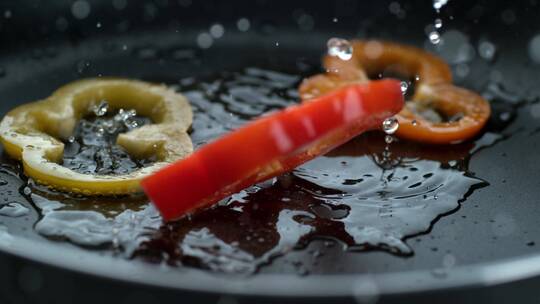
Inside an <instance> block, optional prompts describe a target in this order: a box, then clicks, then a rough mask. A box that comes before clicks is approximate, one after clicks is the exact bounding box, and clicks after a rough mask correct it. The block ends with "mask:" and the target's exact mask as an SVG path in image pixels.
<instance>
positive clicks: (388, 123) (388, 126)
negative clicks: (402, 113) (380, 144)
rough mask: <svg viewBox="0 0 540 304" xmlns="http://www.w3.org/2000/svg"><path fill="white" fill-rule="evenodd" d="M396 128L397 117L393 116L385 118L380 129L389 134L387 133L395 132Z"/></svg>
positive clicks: (397, 123) (397, 124) (397, 125)
mask: <svg viewBox="0 0 540 304" xmlns="http://www.w3.org/2000/svg"><path fill="white" fill-rule="evenodd" d="M398 128H399V122H398V120H397V118H395V117H390V118H387V119H385V120H384V121H383V123H382V129H383V131H384V133H386V134H389V135H391V134H394V133H396V131H397V130H398Z"/></svg>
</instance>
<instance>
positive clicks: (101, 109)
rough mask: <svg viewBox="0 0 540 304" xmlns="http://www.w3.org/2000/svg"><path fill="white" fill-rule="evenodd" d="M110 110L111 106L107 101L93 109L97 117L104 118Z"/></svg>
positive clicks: (101, 102)
mask: <svg viewBox="0 0 540 304" xmlns="http://www.w3.org/2000/svg"><path fill="white" fill-rule="evenodd" d="M108 110H109V104H108V103H107V101H105V100H102V101H100V102H99V104H97V105H95V106H94V108H93V111H94V114H95V115H96V116H104V115H105V114H107V111H108Z"/></svg>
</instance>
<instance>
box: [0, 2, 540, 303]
mask: <svg viewBox="0 0 540 304" xmlns="http://www.w3.org/2000/svg"><path fill="white" fill-rule="evenodd" d="M55 5H56V7H55ZM538 9H539V8H538V5H536V4H534V3H533V2H531V3H528V4H527V5H524V6H523V7H513V6H512V5H509V4H506V3H504V2H501V3H494V2H488V1H485V2H478V3H476V4H465V3H461V2H458V3H453V2H450V3H448V4H447V5H446V6H444V7H443V8H442V9H441V11H440V13H437V12H436V10H435V9H434V8H433V3H431V2H429V1H424V2H423V3H417V2H412V1H411V2H399V3H397V2H390V1H383V2H376V3H375V2H372V3H371V2H370V3H364V2H354V1H337V2H335V3H326V4H314V3H311V2H307V1H306V2H296V3H279V4H278V3H275V2H270V1H255V2H248V1H246V2H235V3H234V4H232V3H227V2H213V1H206V2H201V3H199V2H196V3H191V1H178V2H174V3H173V1H155V2H152V1H149V2H145V3H142V2H141V3H137V4H135V3H131V2H130V3H129V4H128V3H127V2H125V1H112V2H111V3H109V2H103V3H101V2H91V3H90V2H86V1H84V0H79V1H75V2H73V3H64V4H52V3H48V2H45V1H43V2H39V1H38V2H35V1H27V2H25V1H22V2H16V3H15V2H13V3H11V2H5V3H2V4H0V15H1V14H3V19H1V18H0V19H1V21H0V32H1V33H2V36H1V38H0V41H1V45H2V48H1V49H0V92H1V100H2V101H1V103H0V112H1V113H2V114H5V113H6V112H7V111H8V110H9V109H11V108H13V107H14V106H16V105H19V104H22V103H24V102H28V101H32V100H37V99H40V98H44V97H46V96H48V95H49V94H50V93H51V92H52V91H54V90H55V89H56V88H58V87H59V86H61V85H62V84H65V83H67V82H69V81H72V80H75V79H79V78H85V77H99V76H122V77H129V78H140V79H144V80H149V81H155V82H164V83H167V84H169V85H177V86H179V89H180V90H181V91H191V92H192V93H191V95H190V94H188V97H191V99H195V100H196V98H197V95H196V92H202V89H201V87H200V86H199V85H198V83H204V84H205V85H207V87H205V89H207V90H211V88H212V86H211V85H212V84H215V83H216V81H217V80H216V79H228V80H227V81H229V82H233V83H237V82H241V81H244V82H243V84H246V83H248V82H250V81H251V82H253V81H261V82H264V81H268V82H273V83H278V84H280V85H282V86H283V87H278V88H277V89H279V90H282V91H279V90H278V92H277V93H276V94H277V95H276V96H278V97H280V98H283V99H287V98H289V99H294V97H295V96H294V92H293V91H294V88H295V87H296V85H297V83H298V82H299V81H300V79H301V76H305V75H309V74H313V73H315V72H318V67H319V65H320V63H319V61H320V57H321V55H322V54H323V53H324V52H325V45H326V41H327V40H328V38H330V37H333V36H338V37H346V38H354V37H361V38H364V37H370V38H384V39H391V40H396V41H400V42H406V43H410V44H414V45H417V46H421V47H426V48H428V49H431V50H433V51H436V52H439V54H440V55H441V56H443V57H444V58H445V59H447V60H449V61H450V63H451V64H452V68H453V71H454V73H455V74H456V79H455V82H456V83H457V84H459V85H461V86H464V87H467V88H470V89H472V90H474V91H477V92H479V93H482V94H484V95H485V96H486V97H487V98H488V99H490V100H491V101H492V102H493V103H494V104H495V105H496V107H495V109H496V111H495V114H496V115H498V116H500V117H496V118H495V121H494V122H492V123H491V125H490V126H489V127H488V129H487V131H488V132H487V133H485V134H484V135H483V137H480V138H477V139H476V144H475V145H474V146H467V147H465V148H463V147H461V148H459V147H446V148H444V149H443V150H444V151H436V153H439V155H440V154H443V153H447V154H450V155H453V156H454V157H455V158H456V159H458V160H460V161H462V162H461V163H460V164H462V165H463V166H465V169H463V170H461V171H459V170H458V171H459V172H460V173H459V176H451V177H449V180H448V183H447V185H449V187H450V188H448V189H447V191H448V192H449V193H450V197H449V198H445V197H444V196H443V194H441V197H440V198H439V199H438V198H437V197H436V196H433V197H430V199H432V200H433V201H432V202H433V203H434V204H438V203H437V202H435V201H437V200H438V201H439V204H440V202H441V201H444V200H445V199H448V202H450V203H451V204H450V205H449V206H447V207H446V209H444V208H443V210H442V211H440V210H439V211H437V212H435V213H430V215H432V217H431V218H424V219H423V221H424V222H423V223H422V225H423V226H422V225H420V226H422V227H425V229H418V231H416V230H411V231H412V232H411V231H409V233H408V234H406V235H404V236H405V237H406V238H405V240H404V242H401V241H396V242H397V243H399V244H398V245H396V246H395V247H392V246H389V245H388V243H385V244H382V245H381V244H375V246H363V247H357V248H354V246H348V245H350V244H348V243H347V239H346V238H340V237H339V236H335V235H330V236H329V237H326V238H314V239H309V240H307V241H305V242H303V241H302V239H301V237H298V238H297V239H295V240H293V241H292V242H291V244H290V245H291V246H292V247H295V246H296V247H297V248H290V249H291V250H286V251H283V252H278V253H277V254H275V255H272V256H270V257H268V259H267V260H264V261H261V262H260V263H258V264H257V263H247V264H248V266H249V267H255V269H254V270H253V271H256V272H257V273H256V274H252V273H253V271H249V270H248V271H247V274H246V272H244V271H234V270H233V271H227V269H225V270H224V269H223V267H221V266H219V265H218V266H216V267H213V266H208V265H209V264H208V263H207V264H205V263H201V262H200V261H199V262H196V263H190V262H189V261H188V262H186V260H182V261H181V262H182V264H183V265H184V266H178V265H176V266H170V265H169V264H167V263H166V262H162V260H163V257H162V256H160V259H158V262H157V263H156V262H155V260H152V259H153V258H155V250H152V247H144V246H143V245H141V247H140V248H135V249H134V251H133V252H134V253H135V257H134V258H127V257H126V256H125V255H123V254H119V253H118V251H115V250H111V248H110V246H109V245H106V246H101V247H100V246H97V247H95V246H89V244H85V243H83V244H80V242H79V244H76V243H77V241H74V240H73V238H72V239H70V240H71V242H67V241H65V240H59V237H58V235H54V234H49V235H48V236H49V237H44V236H43V235H44V234H43V233H41V234H40V233H37V232H36V231H37V230H39V223H40V222H41V223H43V219H44V218H45V215H44V211H43V207H42V206H41V207H40V204H39V202H36V200H35V198H32V197H31V195H30V198H31V200H29V199H28V198H29V193H27V192H26V190H25V188H26V187H27V185H26V182H27V181H26V180H25V178H24V177H21V176H19V175H17V174H16V173H17V172H18V171H17V169H16V164H15V163H14V162H13V161H11V160H9V159H8V158H7V156H5V155H4V153H2V164H3V165H2V172H0V173H2V176H1V178H2V179H4V180H6V182H7V183H6V185H4V186H2V187H3V188H2V190H1V191H2V193H1V196H2V198H3V199H4V200H5V201H6V202H18V203H19V204H21V205H22V206H23V207H25V208H27V209H28V214H26V215H24V216H21V217H9V216H2V217H1V218H0V223H1V225H0V249H1V250H2V251H3V252H5V253H8V254H13V255H16V256H19V257H23V258H27V259H31V260H34V261H38V262H42V263H45V264H50V265H54V266H57V267H61V268H65V269H68V270H75V271H79V272H83V273H86V274H92V275H96V276H99V277H106V278H111V279H117V280H121V281H126V282H131V283H140V284H145V285H152V286H159V287H167V288H172V289H177V290H187V291H198V292H208V293H219V294H233V295H247V296H269V297H270V296H274V297H275V296H284V297H294V298H296V297H305V296H308V297H323V298H325V297H350V296H353V297H356V299H360V300H362V301H363V300H366V299H367V300H369V299H373V298H375V299H377V298H378V297H379V296H384V295H399V294H406V293H412V292H424V291H436V290H447V289H450V288H456V287H468V288H472V287H482V286H492V285H498V284H503V283H507V282H513V281H517V280H524V279H529V278H534V277H537V276H538V275H540V252H539V250H538V246H537V244H538V243H539V242H540V239H539V237H540V226H539V225H538V224H537V222H538V218H539V216H540V208H538V206H537V204H538V194H539V189H540V188H539V187H540V179H539V178H538V172H540V171H539V170H540V163H539V162H538V161H537V158H538V156H537V154H538V151H540V132H538V130H540V104H538V101H539V97H540V87H539V86H538V75H540V26H539V25H538V23H537V22H535V16H534V15H535V14H534V12H535V11H537V10H538ZM202 16H204V17H202ZM436 18H441V19H442V20H443V28H442V29H441V34H442V38H443V39H446V43H447V44H446V47H443V48H437V47H436V46H433V44H432V43H430V41H429V38H428V36H429V35H428V34H429V33H430V31H431V28H429V27H428V29H426V26H428V25H430V24H434V20H435V19H436ZM212 25H214V26H213V27H212ZM216 25H218V26H217V27H216ZM426 32H427V33H426ZM202 34H204V35H202ZM492 46H494V49H493V52H490V50H492V49H491V47H492ZM486 48H487V51H486ZM246 79H247V80H246ZM197 90H199V91H197ZM219 92H220V91H219V90H218V93H219ZM228 93H230V92H228ZM207 94H217V93H215V92H210V93H207ZM280 94H281V95H280ZM283 96H285V97H283ZM249 98H253V97H249ZM198 102H200V101H196V102H195V103H196V104H197V103H198ZM283 105H284V104H279V102H278V103H277V104H272V106H275V107H279V106H283ZM200 106H201V107H204V104H201V105H200ZM229 106H230V105H229ZM239 107H241V105H240V106H239ZM233 110H234V109H233ZM242 111H243V110H238V111H237V112H242ZM242 113H244V112H242ZM244 114H245V113H244ZM239 116H241V115H239ZM514 116H515V117H514ZM233 123H234V122H233ZM232 127H234V125H233V126H231V128H232ZM196 132H197V129H195V130H194V133H193V136H200V142H199V143H200V144H202V143H203V142H204V140H206V138H205V137H204V134H202V135H201V134H200V133H196ZM374 137H376V139H379V140H380V139H381V138H380V137H377V135H374ZM365 139H366V138H364V137H361V138H359V139H356V140H354V141H353V142H351V143H349V144H347V145H346V146H345V147H344V148H342V149H341V150H338V151H336V152H334V154H332V153H331V154H330V155H329V156H328V157H327V158H325V159H332V160H335V159H340V157H342V158H346V157H351V155H356V154H355V153H358V151H359V150H361V149H363V147H365V145H364V144H365ZM368 139H369V138H368ZM196 143H197V141H196ZM396 145H398V146H399V144H396ZM394 147H396V146H394ZM405 148H407V146H405ZM373 149H377V147H375V148H373ZM460 149H464V151H465V152H462V151H461V150H460ZM351 151H352V152H351ZM430 153H435V152H433V151H432V152H430ZM456 155H457V156H456ZM437 157H438V156H436V157H435V159H437ZM323 162H324V160H320V161H319V162H315V163H314V165H312V166H311V167H310V165H308V166H306V167H305V168H304V169H303V170H305V171H303V173H304V179H305V180H307V181H308V182H310V183H312V184H313V183H314V184H316V183H317V181H315V180H310V179H309V172H310V171H309V170H315V171H316V170H319V169H320V168H321V167H319V166H322V167H324V166H323V165H324V163H323ZM441 163H443V162H442V161H441V162H437V163H435V165H436V166H435V168H434V169H433V170H442V169H441V168H440V164H441ZM445 163H446V162H445ZM321 164H323V165H321ZM443 169H444V168H443ZM458 171H456V172H458ZM306 172H307V173H306ZM301 173H302V172H301ZM332 173H335V171H332V170H330V171H329V174H332ZM456 174H457V173H456ZM295 176H298V174H297V175H295ZM306 176H308V177H306ZM310 185H311V184H310ZM456 185H457V186H456ZM319 186H320V185H319ZM452 186H455V187H458V186H459V187H458V188H459V191H458V192H459V193H457V194H455V195H454V196H452V193H451V189H453V188H452ZM309 187H310V186H306V188H309ZM317 189H319V188H317ZM268 191H270V190H268ZM441 193H442V192H441ZM458 202H461V203H460V204H459V203H458ZM436 206H439V205H436ZM88 208H90V209H91V208H92V207H88ZM96 208H99V207H96ZM246 208H248V207H246ZM250 210H251V209H250ZM333 211H335V210H333ZM211 212H212V211H211ZM250 214H251V215H253V219H254V220H255V219H256V216H257V214H258V213H257V211H254V210H251V213H250ZM300 215H301V214H300ZM395 216H396V217H398V218H399V216H400V215H399V212H397V213H396V215H395ZM37 223H38V224H37ZM179 226H180V227H177V228H178V229H179V230H181V228H182V226H181V225H179ZM308 226H309V225H308ZM295 227H296V226H295ZM301 228H302V227H300V226H298V227H296V228H295V229H301ZM295 231H297V230H295ZM227 233H229V234H232V233H234V231H233V232H227ZM273 233H274V235H275V233H276V232H275V231H274V232H273ZM162 234H163V233H162ZM162 234H161V235H162ZM286 235H288V236H290V235H294V233H293V232H290V233H284V234H283V233H282V234H278V236H279V237H281V239H282V240H283V239H284V236H286ZM64 238H65V236H64ZM68 239H69V237H68ZM150 239H151V241H152V242H154V243H153V244H155V243H159V242H160V241H163V238H160V237H159V236H152V237H150ZM398 239H399V238H398ZM353 243H354V242H353ZM144 244H146V243H144ZM159 244H161V243H159ZM80 245H82V246H80ZM138 245H140V244H138ZM159 246H161V247H158V249H159V248H161V249H163V250H162V251H159V250H158V253H162V252H167V253H168V254H169V252H168V251H167V246H166V245H163V244H161V245H159ZM400 246H401V247H400ZM149 248H150V249H149ZM396 248H397V249H396ZM169 257H170V256H169ZM149 259H151V260H152V261H149ZM165 260H166V259H165ZM250 261H251V260H250ZM211 265H214V266H215V264H211ZM237 265H238V264H237ZM242 265H245V264H242ZM253 265H255V266H253ZM193 266H196V267H193ZM199 266H200V267H199ZM201 267H202V269H201ZM249 267H248V268H249ZM208 268H210V270H209V269H208ZM250 270H252V269H251V268H250ZM237 272H239V273H240V274H239V273H237Z"/></svg>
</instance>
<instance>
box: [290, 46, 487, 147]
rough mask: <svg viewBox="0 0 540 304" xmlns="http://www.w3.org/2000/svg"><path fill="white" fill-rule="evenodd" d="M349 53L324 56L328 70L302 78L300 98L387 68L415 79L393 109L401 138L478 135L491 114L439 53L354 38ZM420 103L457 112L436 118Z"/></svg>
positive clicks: (435, 140)
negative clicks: (458, 82) (455, 80)
mask: <svg viewBox="0 0 540 304" xmlns="http://www.w3.org/2000/svg"><path fill="white" fill-rule="evenodd" d="M352 45H353V56H352V58H351V59H350V60H342V59H340V58H339V57H335V56H325V57H324V59H323V65H324V67H325V68H326V70H327V72H326V73H324V74H319V75H315V76H312V77H310V78H307V79H305V80H304V81H303V82H302V84H301V85H300V88H299V92H300V96H301V98H302V99H303V100H308V99H311V98H314V97H317V96H319V95H321V94H325V93H328V92H329V91H331V90H333V89H335V88H337V87H341V86H344V85H350V84H352V83H364V82H368V81H369V78H368V75H376V74H377V73H382V72H392V73H397V74H400V75H403V76H405V77H407V78H409V79H414V82H415V88H416V90H415V93H414V95H413V97H412V102H407V103H406V105H405V107H404V108H403V110H402V111H401V112H400V113H399V114H397V115H396V118H397V119H398V122H399V129H398V131H397V133H396V135H397V136H399V137H400V138H405V139H408V140H413V141H418V142H423V143H429V144H452V143H458V142H462V141H465V140H468V139H470V138H472V137H474V136H475V135H477V134H478V133H479V132H480V131H481V130H482V128H483V127H484V125H485V124H486V122H487V121H488V119H489V116H490V114H491V109H490V105H489V103H488V102H487V101H486V100H485V99H484V98H482V97H481V96H479V95H478V94H476V93H474V92H471V91H469V90H467V89H464V88H460V87H456V86H454V85H452V74H451V71H450V68H449V67H448V65H447V64H446V63H445V62H444V61H443V60H442V59H440V58H438V57H436V56H434V55H432V54H430V53H428V52H426V51H423V50H421V49H418V48H415V47H411V46H406V45H401V44H397V43H391V42H384V41H376V40H369V41H353V43H352ZM422 108H431V109H436V110H437V111H438V112H439V113H442V114H443V115H444V116H445V117H460V118H459V119H455V120H452V121H443V122H436V121H431V120H428V119H426V118H424V117H423V116H422V115H420V114H419V113H418V112H419V110H421V109H422Z"/></svg>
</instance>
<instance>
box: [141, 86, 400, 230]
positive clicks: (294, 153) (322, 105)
mask: <svg viewBox="0 0 540 304" xmlns="http://www.w3.org/2000/svg"><path fill="white" fill-rule="evenodd" d="M402 107H403V95H402V94H401V90H400V83H399V82H398V81H395V80H379V81H372V82H370V83H367V84H364V85H351V86H347V87H344V88H342V89H340V90H336V91H334V92H332V93H331V94H327V95H324V96H321V97H319V98H316V99H314V100H313V101H312V102H305V103H302V104H299V105H295V106H291V107H288V108H285V109H283V110H281V111H278V112H275V113H272V114H269V115H267V116H262V117H261V118H259V119H257V120H254V121H252V122H250V123H248V124H246V125H244V126H242V127H240V128H238V129H236V130H234V131H232V132H231V133H228V134H226V135H224V136H223V137H221V138H218V139H216V140H214V141H212V142H210V143H208V144H206V145H204V146H202V147H201V148H200V149H198V150H197V151H195V152H194V153H193V154H191V155H189V156H188V157H186V158H185V159H182V160H180V161H178V162H176V163H174V164H172V165H170V166H167V167H166V168H163V169H162V170H160V171H158V172H156V173H155V174H153V175H151V176H149V177H147V178H145V179H144V180H143V181H142V182H141V184H142V186H143V188H144V190H145V192H146V194H147V195H148V196H149V197H150V198H151V199H152V201H153V202H154V205H155V206H156V207H157V209H158V210H159V211H160V212H161V215H162V216H163V218H164V220H172V219H175V218H179V217H181V216H183V215H185V214H186V213H189V212H193V211H196V210H198V209H200V208H204V207H208V206H211V205H212V204H215V203H216V202H218V201H219V200H221V199H223V198H225V197H227V196H229V195H231V194H233V193H236V192H238V191H240V190H241V189H244V188H246V187H248V186H250V185H252V184H255V183H258V182H261V181H264V180H266V179H269V178H271V177H274V176H277V175H279V174H282V173H284V172H287V171H290V170H293V169H294V168H296V167H297V166H300V165H301V164H303V163H305V162H307V161H309V160H311V159H313V158H315V157H317V156H319V155H322V154H324V153H326V152H328V151H330V150H332V149H333V148H335V147H337V146H339V145H341V144H343V143H345V142H347V141H349V140H350V139H351V138H353V137H355V136H357V135H359V134H360V133H362V132H364V131H367V130H371V129H374V128H377V127H379V126H380V125H381V123H382V122H383V121H384V120H385V119H386V118H388V117H390V116H392V115H394V114H396V113H397V112H399V111H400V110H401V108H402Z"/></svg>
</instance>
